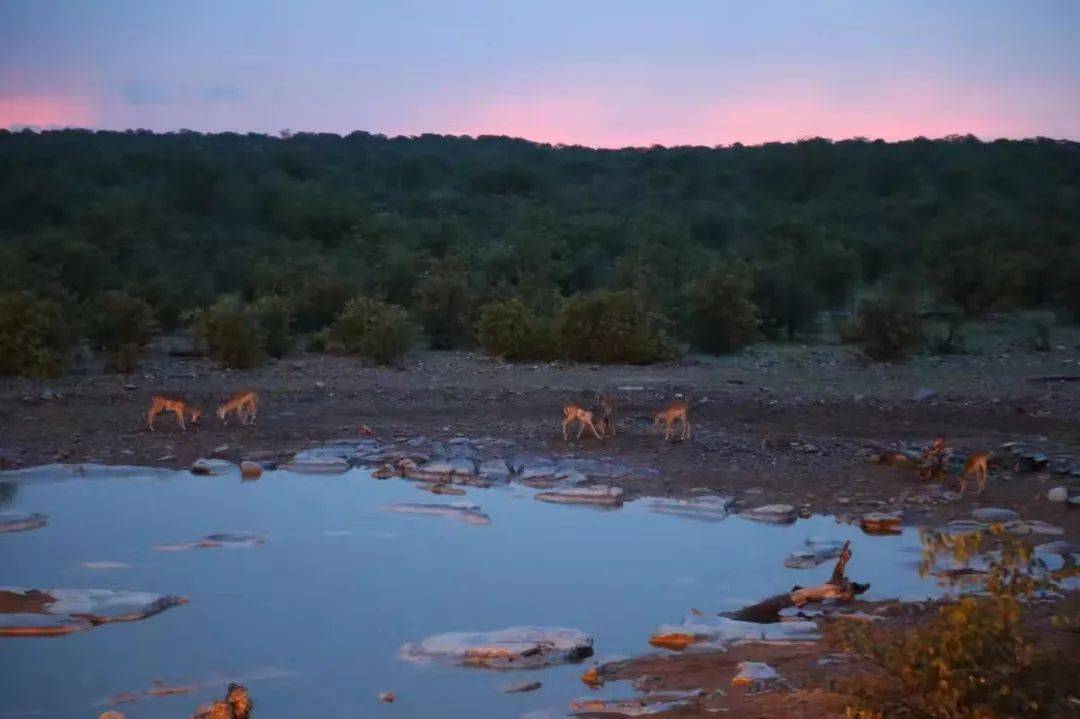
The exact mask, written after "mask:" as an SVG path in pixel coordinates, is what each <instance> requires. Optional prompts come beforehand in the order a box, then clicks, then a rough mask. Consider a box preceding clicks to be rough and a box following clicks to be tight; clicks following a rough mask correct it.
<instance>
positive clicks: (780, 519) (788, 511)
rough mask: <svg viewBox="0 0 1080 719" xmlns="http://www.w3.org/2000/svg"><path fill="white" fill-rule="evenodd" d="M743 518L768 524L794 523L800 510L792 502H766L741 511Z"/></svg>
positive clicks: (740, 514)
mask: <svg viewBox="0 0 1080 719" xmlns="http://www.w3.org/2000/svg"><path fill="white" fill-rule="evenodd" d="M739 516H740V517H742V518H743V519H750V520H753V521H755V522H766V523H768V524H792V523H793V522H794V521H795V520H796V519H798V518H799V512H798V510H796V509H795V507H793V506H791V505H790V504H765V505H762V506H760V507H754V508H753V509H744V510H743V511H741V512H739Z"/></svg>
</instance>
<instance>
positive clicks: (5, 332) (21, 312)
mask: <svg viewBox="0 0 1080 719" xmlns="http://www.w3.org/2000/svg"><path fill="white" fill-rule="evenodd" d="M71 339H72V337H71V331H70V328H69V326H68V323H67V321H66V318H65V315H64V311H63V308H62V307H61V306H60V304H59V303H57V302H55V301H53V300H47V299H42V298H40V297H37V296H36V295H34V294H32V293H30V292H21V291H20V292H5V293H3V294H0V347H3V351H0V374H3V375H23V376H26V377H56V376H58V375H59V374H60V373H61V372H62V371H63V368H64V352H65V351H66V350H67V348H68V347H69V346H70V345H71Z"/></svg>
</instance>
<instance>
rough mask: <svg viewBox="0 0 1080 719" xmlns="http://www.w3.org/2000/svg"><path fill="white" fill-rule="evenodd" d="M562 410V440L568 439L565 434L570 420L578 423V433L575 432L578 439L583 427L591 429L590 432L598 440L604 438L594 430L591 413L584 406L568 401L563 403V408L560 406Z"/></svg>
mask: <svg viewBox="0 0 1080 719" xmlns="http://www.w3.org/2000/svg"><path fill="white" fill-rule="evenodd" d="M562 412H563V422H562V436H563V441H564V442H565V441H567V439H569V437H568V436H567V428H568V427H569V426H570V424H571V423H572V422H575V421H576V422H577V423H578V433H577V436H578V439H581V435H582V433H583V432H584V431H585V428H586V427H588V428H589V429H591V430H592V433H593V434H594V435H595V436H596V438H597V439H598V440H600V441H603V440H604V438H603V437H602V436H601V435H600V433H599V432H598V431H596V425H595V424H594V423H593V413H592V412H590V411H589V410H587V409H585V408H584V407H582V406H581V405H579V404H577V403H576V402H569V403H567V404H564V405H563V408H562Z"/></svg>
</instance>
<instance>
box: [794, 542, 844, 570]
mask: <svg viewBox="0 0 1080 719" xmlns="http://www.w3.org/2000/svg"><path fill="white" fill-rule="evenodd" d="M843 551H844V543H843V542H842V541H840V540H839V539H821V538H818V537H810V538H809V539H807V540H806V546H805V548H803V549H800V550H797V551H794V552H792V553H791V554H789V555H788V556H787V558H786V559H785V560H784V566H785V567H787V568H788V569H813V568H814V567H816V566H818V565H819V564H824V563H825V562H827V561H829V560H830V559H836V558H837V557H839V556H840V553H841V552H843Z"/></svg>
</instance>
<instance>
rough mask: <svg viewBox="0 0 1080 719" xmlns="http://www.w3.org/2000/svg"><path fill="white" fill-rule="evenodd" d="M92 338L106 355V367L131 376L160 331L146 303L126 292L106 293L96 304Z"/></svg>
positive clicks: (100, 296) (151, 310)
mask: <svg viewBox="0 0 1080 719" xmlns="http://www.w3.org/2000/svg"><path fill="white" fill-rule="evenodd" d="M93 315H94V319H93V324H92V329H91V338H92V339H93V341H94V343H95V344H96V345H97V346H98V347H99V348H100V349H102V350H104V351H105V353H106V354H107V357H108V362H107V367H108V368H109V369H110V370H112V371H114V372H123V373H127V372H131V371H133V370H134V369H135V368H136V367H137V366H138V364H139V360H140V359H141V358H142V354H143V350H144V348H145V347H146V345H147V344H148V343H149V342H150V341H151V340H152V339H153V338H154V337H156V336H157V334H158V332H159V331H160V326H159V325H158V322H157V319H156V318H155V317H154V311H153V309H151V307H150V305H149V304H147V302H146V301H145V300H143V299H141V298H139V297H132V296H131V295H129V294H128V293H126V292H104V293H102V294H101V295H99V296H98V298H97V300H96V301H95V302H94V308H93Z"/></svg>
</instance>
